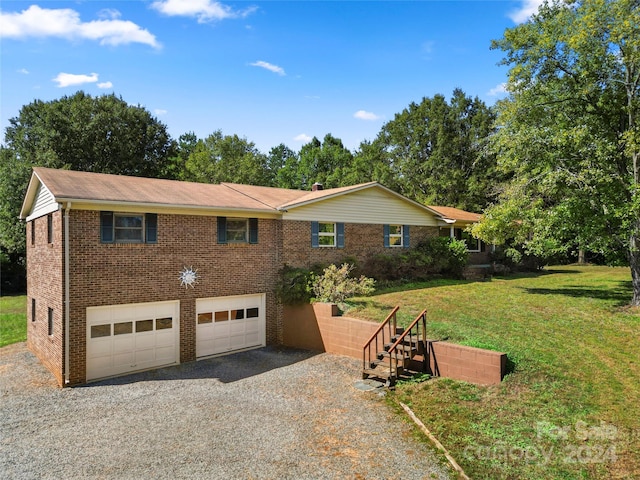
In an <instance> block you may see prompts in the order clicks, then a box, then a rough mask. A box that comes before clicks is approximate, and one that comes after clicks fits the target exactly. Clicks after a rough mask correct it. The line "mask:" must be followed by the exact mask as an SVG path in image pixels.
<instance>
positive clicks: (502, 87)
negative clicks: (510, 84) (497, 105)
mask: <svg viewBox="0 0 640 480" xmlns="http://www.w3.org/2000/svg"><path fill="white" fill-rule="evenodd" d="M503 93H507V84H506V83H500V84H498V85H496V86H495V87H493V88H492V89H491V90H489V91H488V92H487V95H489V96H490V97H497V96H498V95H501V94H503Z"/></svg>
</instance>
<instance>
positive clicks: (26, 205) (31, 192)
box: [18, 170, 43, 220]
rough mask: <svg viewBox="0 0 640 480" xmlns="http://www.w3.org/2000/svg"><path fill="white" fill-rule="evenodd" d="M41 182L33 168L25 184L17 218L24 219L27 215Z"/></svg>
mask: <svg viewBox="0 0 640 480" xmlns="http://www.w3.org/2000/svg"><path fill="white" fill-rule="evenodd" d="M41 184H43V182H42V180H41V179H40V177H39V176H38V174H37V173H36V171H35V170H33V171H32V173H31V178H30V179H29V185H28V186H27V193H26V194H25V196H24V200H23V201H22V208H20V215H19V216H18V218H19V219H20V220H24V219H26V218H27V217H28V216H29V212H30V211H31V207H32V206H33V202H34V200H35V199H36V195H37V194H38V187H39V186H40V185H41Z"/></svg>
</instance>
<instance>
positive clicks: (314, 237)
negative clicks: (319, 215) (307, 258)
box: [311, 222, 320, 248]
mask: <svg viewBox="0 0 640 480" xmlns="http://www.w3.org/2000/svg"><path fill="white" fill-rule="evenodd" d="M319 231H320V224H319V222H311V246H312V247H313V248H317V247H319V246H320V240H319V239H318V237H319V235H318V232H319Z"/></svg>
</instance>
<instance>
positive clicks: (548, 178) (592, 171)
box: [0, 0, 640, 305]
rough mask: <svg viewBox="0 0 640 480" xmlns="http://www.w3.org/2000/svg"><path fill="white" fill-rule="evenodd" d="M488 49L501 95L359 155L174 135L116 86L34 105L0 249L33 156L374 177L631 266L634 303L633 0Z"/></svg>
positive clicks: (574, 15)
mask: <svg viewBox="0 0 640 480" xmlns="http://www.w3.org/2000/svg"><path fill="white" fill-rule="evenodd" d="M491 48H493V49H498V50H501V51H502V52H503V54H504V58H503V61H502V64H503V65H505V66H508V67H509V72H508V81H507V84H506V89H507V93H508V94H507V97H506V98H505V99H504V100H501V101H499V102H497V103H496V105H495V106H492V107H489V106H487V105H486V104H484V103H483V102H482V101H481V100H479V99H478V98H471V97H469V96H468V95H466V94H465V93H464V92H463V91H461V90H459V89H456V90H454V91H453V93H452V95H451V97H450V98H449V99H447V98H446V97H445V96H444V95H441V94H437V95H434V96H433V97H430V98H429V97H425V98H423V99H422V100H421V101H420V102H419V103H417V102H412V103H411V104H410V105H408V106H407V107H406V108H405V109H404V110H402V112H399V113H397V114H396V115H395V116H394V118H393V119H392V120H390V121H388V122H387V123H385V124H384V125H383V126H382V128H381V130H380V132H379V133H378V134H377V136H376V137H375V138H374V139H372V140H366V141H363V142H362V143H361V144H360V146H359V147H358V148H357V149H356V150H355V151H350V150H348V149H347V148H345V147H344V145H343V144H342V141H341V140H340V139H339V138H336V137H334V136H333V135H332V134H331V133H327V134H326V135H325V136H324V137H323V138H322V139H319V138H315V137H314V138H313V139H312V140H311V141H310V142H308V143H307V144H305V145H303V146H302V148H301V149H300V150H299V151H294V150H292V149H290V148H289V147H287V146H286V145H285V144H280V145H277V146H275V147H273V148H272V149H271V150H270V151H269V152H261V151H259V149H257V148H256V146H255V144H254V143H253V142H251V141H250V140H247V139H246V138H241V137H238V136H237V135H233V134H231V135H229V134H224V133H223V132H222V131H219V130H218V131H214V132H212V133H211V134H210V135H208V136H207V137H206V138H198V137H197V136H196V135H195V134H194V133H192V132H188V133H185V134H183V135H181V136H180V137H179V138H178V139H172V138H171V137H170V136H169V134H168V133H167V129H166V126H165V125H164V124H162V123H161V122H160V121H158V119H157V118H155V117H153V115H151V114H150V113H149V112H148V111H146V110H145V109H144V108H142V107H140V106H131V105H129V104H127V103H126V102H125V101H124V100H123V99H122V98H120V97H117V96H115V95H105V96H100V97H96V98H94V97H91V96H90V95H87V94H85V93H83V92H78V93H76V94H75V95H72V96H68V97H63V98H61V99H59V100H54V101H51V102H42V101H35V102H33V103H31V104H29V105H26V106H24V107H23V108H22V109H21V110H20V112H19V115H18V116H17V117H15V118H12V119H11V120H10V122H9V127H8V128H7V129H6V132H5V137H4V145H3V146H2V147H1V148H0V160H1V163H0V259H2V260H3V264H6V263H7V262H10V263H11V264H13V263H16V262H17V263H20V262H21V261H22V259H23V257H24V242H25V239H24V225H23V224H21V223H19V222H17V215H18V212H19V210H20V206H21V204H22V199H23V195H24V191H25V189H26V184H27V182H28V179H29V175H30V170H31V168H32V167H33V166H36V165H41V166H48V167H54V168H71V169H76V170H85V171H94V172H108V173H119V174H126V175H140V176H148V177H159V178H171V179H179V180H188V181H197V182H212V183H218V182H223V181H224V182H237V183H248V184H254V185H265V186H273V187H281V188H296V189H309V188H310V186H311V185H312V184H313V183H315V182H319V183H322V184H324V185H325V186H326V187H327V188H331V187H339V186H344V185H352V184H358V183H364V182H369V181H378V182H380V183H382V184H383V185H385V186H387V187H389V188H391V189H393V190H395V191H397V192H399V193H401V194H403V195H405V196H407V197H409V198H411V199H414V200H416V201H418V202H421V203H424V204H431V205H446V206H453V207H459V208H462V209H465V210H470V211H475V212H482V213H484V218H483V220H482V221H481V222H480V223H479V224H477V225H476V226H475V227H474V229H473V233H474V235H476V236H477V237H479V238H482V239H483V240H485V241H487V242H491V243H498V244H506V245H507V246H508V247H513V248H511V250H512V251H514V252H516V253H518V254H525V255H527V254H528V255H536V256H538V257H541V258H543V259H549V258H556V259H557V258H561V259H566V258H568V257H571V256H573V255H575V254H576V253H577V252H578V251H581V252H590V253H591V255H592V256H596V257H597V258H598V259H599V260H601V261H604V262H609V263H614V262H626V263H627V264H628V265H629V266H630V268H631V273H632V280H633V291H634V299H633V303H634V304H635V305H640V188H639V187H640V184H639V181H640V155H639V151H640V126H639V122H638V115H639V113H640V4H639V3H638V1H637V0H580V1H574V0H549V1H547V2H545V3H544V4H543V5H542V6H541V7H540V8H539V10H538V12H537V13H536V14H534V15H533V16H532V17H531V19H530V20H528V21H527V22H525V23H522V24H520V25H518V26H516V27H514V28H510V29H507V30H506V31H505V32H504V35H503V37H502V38H501V39H497V40H494V41H493V42H492V44H491Z"/></svg>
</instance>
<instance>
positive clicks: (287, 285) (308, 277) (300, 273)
mask: <svg viewBox="0 0 640 480" xmlns="http://www.w3.org/2000/svg"><path fill="white" fill-rule="evenodd" d="M278 275H279V278H278V284H277V285H276V295H277V297H278V300H279V301H280V302H281V303H283V304H285V305H300V304H302V303H309V301H310V300H311V281H312V277H313V274H312V272H310V271H309V270H307V269H304V268H294V267H290V266H289V265H285V266H284V267H283V268H281V269H280V271H279V272H278Z"/></svg>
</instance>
